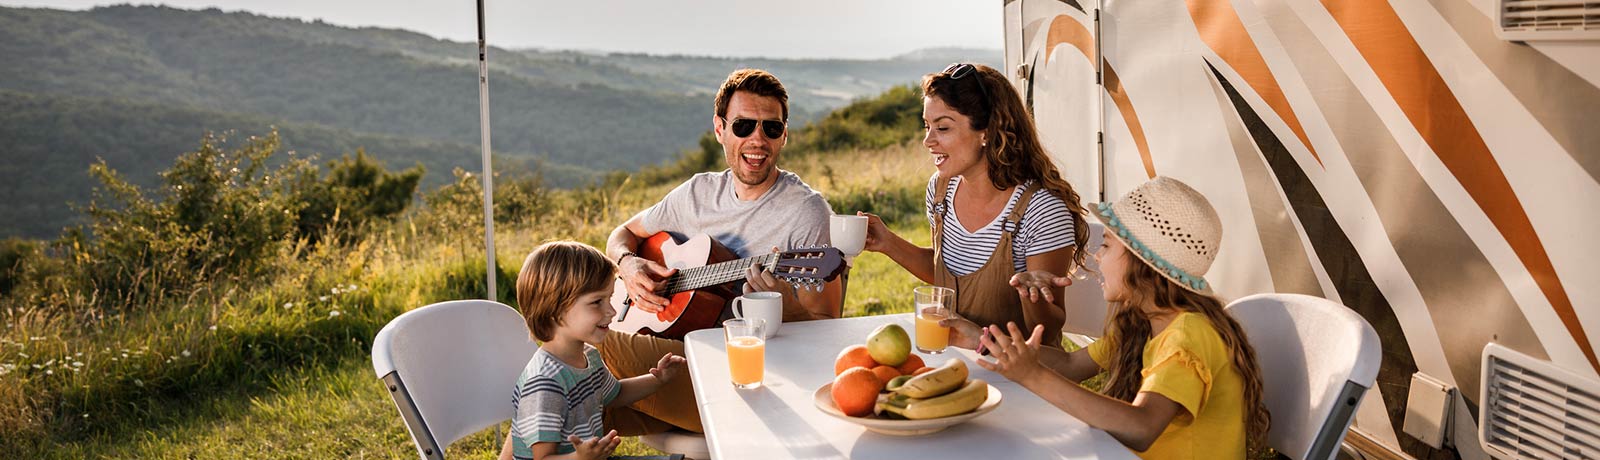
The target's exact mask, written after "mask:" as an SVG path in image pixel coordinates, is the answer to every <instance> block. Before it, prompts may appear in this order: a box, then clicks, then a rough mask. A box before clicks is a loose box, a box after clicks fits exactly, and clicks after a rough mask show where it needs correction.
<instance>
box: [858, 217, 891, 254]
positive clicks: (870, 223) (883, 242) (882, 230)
mask: <svg viewBox="0 0 1600 460" xmlns="http://www.w3.org/2000/svg"><path fill="white" fill-rule="evenodd" d="M856 215H858V216H867V242H866V244H864V245H862V247H861V248H862V249H861V250H863V251H872V252H883V250H884V249H888V247H889V237H890V236H892V235H894V232H892V231H889V227H888V226H887V225H884V224H883V219H881V218H879V217H878V216H877V215H876V214H873V213H870V212H865V211H856Z"/></svg>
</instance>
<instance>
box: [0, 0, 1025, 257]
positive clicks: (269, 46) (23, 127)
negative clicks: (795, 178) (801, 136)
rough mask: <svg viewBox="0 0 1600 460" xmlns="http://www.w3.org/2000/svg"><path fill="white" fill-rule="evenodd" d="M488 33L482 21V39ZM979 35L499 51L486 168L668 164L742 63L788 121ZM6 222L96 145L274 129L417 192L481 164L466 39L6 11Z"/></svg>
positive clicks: (559, 181)
mask: <svg viewBox="0 0 1600 460" xmlns="http://www.w3.org/2000/svg"><path fill="white" fill-rule="evenodd" d="M491 39H492V36H491ZM997 58H999V53H998V52H995V51H992V50H989V51H985V50H960V49H949V50H926V51H922V52H918V53H913V54H908V55H905V56H900V57H895V58H892V59H884V60H772V59H745V58H720V57H695V56H649V55H638V54H597V53H583V52H573V51H557V50H509V49H500V48H496V49H494V50H492V51H491V52H490V66H491V70H492V72H491V75H490V76H489V86H490V91H491V97H492V104H491V106H492V110H493V113H492V114H491V116H492V120H493V127H494V151H495V155H496V157H497V158H499V159H501V160H503V161H499V160H497V165H498V166H503V167H500V168H497V171H500V172H507V171H511V170H513V169H516V168H520V169H528V168H530V167H532V166H528V165H537V166H538V167H539V168H540V169H541V172H543V173H544V174H543V175H544V177H545V180H546V182H545V183H547V184H549V185H552V186H558V187H566V186H577V185H582V184H585V183H587V182H589V181H591V180H593V179H594V178H597V177H601V176H603V175H604V174H606V173H607V172H609V171H613V170H623V171H633V170H638V169H639V168H640V167H643V166H648V165H656V164H661V163H664V162H670V161H672V160H674V159H676V158H677V157H678V154H679V152H681V151H684V150H693V149H696V148H698V146H697V140H698V138H699V136H700V135H701V134H702V133H704V132H705V131H706V129H707V122H706V120H707V117H706V112H708V109H709V107H710V105H711V104H710V98H711V97H710V94H711V92H712V91H714V90H715V87H716V85H717V84H718V83H720V82H721V80H722V78H723V77H724V76H726V74H727V73H728V72H729V71H731V70H733V69H735V68H739V67H745V66H757V67H763V68H767V69H769V70H772V71H774V72H775V73H777V74H778V75H779V76H780V78H783V79H784V81H785V84H786V85H787V86H789V88H790V91H791V94H792V96H791V104H792V106H793V110H792V113H793V117H794V118H795V121H796V122H797V123H804V122H807V121H810V120H814V119H816V118H817V117H818V116H820V115H821V114H824V113H827V112H828V111H829V110H832V109H833V108H837V107H840V106H842V105H844V104H846V103H848V102H849V101H851V100H854V99H856V98H860V97H865V96H868V95H873V94H877V93H879V92H881V91H883V90H885V89H887V88H888V87H890V86H893V85H895V84H904V83H909V82H913V81H915V80H916V79H917V78H919V77H920V75H922V74H924V73H926V72H928V71H931V70H936V69H939V68H942V67H943V66H944V65H945V64H946V63H948V62H951V61H955V60H977V61H979V62H989V63H990V64H994V63H995V62H993V61H994V60H997ZM0 62H5V63H6V64H5V65H4V66H0V109H4V110H6V111H5V113H3V114H0V118H3V120H4V121H5V125H4V126H0V164H4V165H5V166H0V199H4V200H5V202H6V203H8V204H7V205H6V206H0V222H5V224H0V237H7V236H25V237H32V238H46V237H51V236H54V235H56V234H57V233H58V232H59V231H60V229H61V228H62V227H64V226H68V225H71V224H72V223H73V222H74V221H73V218H74V216H75V215H76V213H75V211H73V210H72V209H71V208H69V207H68V203H70V202H79V203H81V202H82V200H83V199H84V198H85V197H86V196H87V193H88V190H89V188H90V186H91V184H92V181H91V179H90V177H89V176H88V175H87V174H86V173H85V172H86V171H87V169H88V167H89V164H90V162H92V161H93V160H94V159H95V158H104V159H105V160H106V161H107V162H108V163H109V164H110V165H111V166H112V167H114V168H116V169H118V170H120V171H123V172H124V173H125V174H126V176H127V177H128V178H129V180H130V181H132V182H134V183H138V184H152V183H154V182H155V180H156V177H155V173H156V172H157V171H159V170H161V169H162V168H164V167H166V166H167V165H169V164H170V163H171V160H172V159H173V158H175V157H177V155H179V154H180V153H182V152H184V151H186V150H187V149H190V148H192V146H193V145H194V143H195V141H196V140H198V139H199V138H200V137H201V136H202V135H203V133H205V132H207V131H213V132H223V131H228V130H234V131H236V134H235V137H244V136H249V135H261V134H264V133H267V132H269V131H270V129H271V128H272V127H273V126H276V127H278V128H280V130H281V131H282V133H283V139H284V141H285V144H286V145H288V146H290V147H291V148H293V149H295V150H297V151H299V152H300V153H301V154H303V155H309V154H313V153H316V154H321V156H322V157H323V158H325V159H327V158H330V157H336V156H339V155H342V154H346V153H351V152H353V151H354V150H355V149H357V148H363V147H364V148H365V150H366V151H367V153H368V154H369V155H370V156H371V157H373V158H375V159H377V160H379V161H381V162H383V163H384V164H386V165H388V166H390V167H394V168H402V167H406V166H409V165H411V164H416V163H421V164H423V165H424V166H426V167H427V170H428V172H427V176H426V177H425V179H424V182H423V185H424V189H428V188H431V187H434V186H437V185H439V184H443V183H447V182H449V181H450V180H452V178H451V170H452V169H455V168H462V169H465V170H468V171H476V170H478V169H479V168H480V167H481V166H480V164H479V154H478V153H477V151H478V147H477V146H478V142H479V125H478V123H479V122H478V98H477V91H478V86H477V65H476V45H475V44H471V43H460V42H450V41H444V40H438V39H434V38H432V37H428V36H426V35H422V34H418V33H415V32H410V31H404V30H395V29H380V28H347V27H338V26H333V25H330V24H326V23H322V22H315V21H313V22H307V21H302V20H297V19H284V18H273V17H267V16H260V15H255V14H250V13H237V12H235V13H229V12H222V11H220V10H216V9H211V10H200V11H195V10H181V9H174V8H168V7H155V6H113V7H103V8H96V9H92V10H88V11H82V12H72V11H60V10H50V9H28V8H0Z"/></svg>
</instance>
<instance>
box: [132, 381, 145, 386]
mask: <svg viewBox="0 0 1600 460" xmlns="http://www.w3.org/2000/svg"><path fill="white" fill-rule="evenodd" d="M133 384H134V385H138V386H139V388H144V380H140V379H133Z"/></svg>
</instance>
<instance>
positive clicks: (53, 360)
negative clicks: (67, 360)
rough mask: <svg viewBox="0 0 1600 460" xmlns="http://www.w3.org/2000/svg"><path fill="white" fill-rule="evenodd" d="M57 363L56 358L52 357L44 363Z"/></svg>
mask: <svg viewBox="0 0 1600 460" xmlns="http://www.w3.org/2000/svg"><path fill="white" fill-rule="evenodd" d="M55 363H56V360H55V358H51V359H50V360H49V361H45V362H44V365H46V366H49V365H52V364H55Z"/></svg>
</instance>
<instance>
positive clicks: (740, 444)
mask: <svg viewBox="0 0 1600 460" xmlns="http://www.w3.org/2000/svg"><path fill="white" fill-rule="evenodd" d="M890 322H893V323H898V324H900V325H901V327H904V328H906V331H907V332H914V330H913V329H912V324H911V322H912V318H911V315H910V314H909V313H905V314H898V315H884V316H868V317H859V318H844V319H834V320H821V321H807V322H797V323H786V324H784V325H783V327H782V330H781V331H780V332H779V334H778V335H777V336H775V337H770V338H768V340H767V345H766V347H767V348H766V375H765V378H764V381H763V386H762V387H761V388H757V389H753V390H738V389H735V388H734V387H733V384H732V383H731V382H730V381H729V376H728V358H727V354H726V351H725V348H724V345H723V337H722V329H704V330H699V331H695V332H691V333H689V334H688V336H687V337H685V342H686V345H687V346H686V349H687V354H688V359H689V372H690V375H691V376H692V377H693V378H694V393H695V398H696V400H697V401H699V405H700V419H701V422H702V423H703V425H704V427H705V430H706V442H707V444H709V447H710V448H711V457H712V458H715V459H725V460H726V459H786V458H793V459H830V458H855V459H919V460H924V459H925V460H932V459H941V458H951V459H958V458H959V459H974V458H976V459H1128V460H1132V459H1136V458H1138V457H1136V456H1135V455H1134V454H1133V452H1132V451H1129V450H1128V449H1127V448H1126V447H1123V446H1122V444H1121V443H1118V442H1117V440H1116V439H1113V438H1112V437H1111V435H1109V434H1106V432H1104V431H1101V430H1098V429H1094V428H1091V427H1089V426H1088V425H1086V424H1084V423H1083V422H1082V421H1080V420H1078V419H1077V418H1074V417H1073V416H1071V415H1069V414H1067V413H1066V412H1062V411H1061V410H1060V409H1057V408H1056V407H1054V406H1051V405H1050V404H1049V403H1047V402H1045V401H1044V400H1043V399H1040V398H1039V397H1038V396H1035V395H1034V394H1033V393H1032V392H1029V391H1028V390H1027V389H1025V388H1023V387H1022V386H1021V385H1018V384H1016V383H1014V382H1012V381H1010V380H1007V379H1006V378H1005V377H1003V376H1001V375H999V374H996V373H993V372H989V371H987V370H985V369H983V368H981V367H978V366H977V365H976V364H973V361H974V360H975V359H977V358H978V356H977V355H976V354H975V353H973V352H972V351H970V350H964V349H958V348H954V347H951V348H950V349H949V350H948V351H946V352H945V353H943V354H938V355H921V356H922V358H923V360H924V361H925V362H927V364H928V365H929V366H938V365H939V364H941V363H944V362H945V361H946V360H949V359H963V360H966V361H967V364H969V366H968V368H969V369H971V371H972V377H973V378H981V379H984V380H985V381H987V382H989V384H990V385H993V386H995V387H996V388H998V389H999V390H1000V392H1001V394H1002V395H1003V398H1004V399H1003V400H1002V402H1001V404H1000V407H999V408H997V409H995V410H994V411H993V412H990V413H988V414H984V415H982V416H980V417H978V418H976V419H973V420H970V421H967V422H966V423H962V424H960V425H956V426H953V427H950V428H948V429H946V430H944V431H940V432H938V433H934V434H930V435H924V436H911V437H901V436H890V435H883V434H878V433H873V432H869V431H867V430H866V429H865V428H863V427H861V426H860V425H856V424H853V423H850V422H846V421H844V420H839V419H836V418H834V417H832V416H830V415H828V414H825V413H823V412H822V411H821V410H819V409H817V408H816V406H815V405H814V403H813V400H812V399H813V398H812V395H813V393H814V392H816V390H817V388H820V387H822V385H824V384H827V383H829V382H832V381H833V361H834V358H835V357H837V356H838V354H839V350H841V349H843V348H844V347H846V346H849V345H852V344H859V343H865V342H866V338H867V334H869V333H871V332H872V330H873V329H875V328H877V327H878V326H879V325H882V324H886V323H890Z"/></svg>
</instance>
